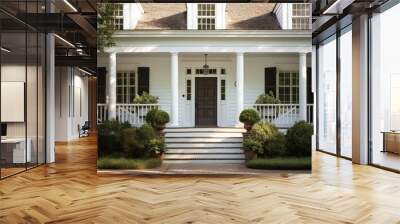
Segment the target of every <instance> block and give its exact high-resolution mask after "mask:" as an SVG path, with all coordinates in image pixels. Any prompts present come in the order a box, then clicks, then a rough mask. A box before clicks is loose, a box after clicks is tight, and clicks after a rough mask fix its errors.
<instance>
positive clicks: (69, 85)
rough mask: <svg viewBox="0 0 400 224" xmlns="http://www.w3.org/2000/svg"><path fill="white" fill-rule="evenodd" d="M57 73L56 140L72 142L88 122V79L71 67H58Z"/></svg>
mask: <svg viewBox="0 0 400 224" xmlns="http://www.w3.org/2000/svg"><path fill="white" fill-rule="evenodd" d="M55 72H56V83H55V86H56V88H55V89H56V92H55V126H56V133H55V140H56V141H70V140H73V139H77V138H78V137H79V132H78V125H81V126H82V125H83V124H84V122H85V121H87V120H88V78H87V77H85V76H83V75H84V74H83V73H81V72H80V71H79V70H77V69H76V68H71V67H56V71H55ZM79 101H80V102H79ZM80 109H81V110H82V112H81V113H80Z"/></svg>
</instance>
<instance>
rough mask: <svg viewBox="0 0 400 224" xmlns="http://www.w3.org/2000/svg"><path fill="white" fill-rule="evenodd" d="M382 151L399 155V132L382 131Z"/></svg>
mask: <svg viewBox="0 0 400 224" xmlns="http://www.w3.org/2000/svg"><path fill="white" fill-rule="evenodd" d="M382 133H383V151H382V152H392V153H396V154H400V131H384V132H382Z"/></svg>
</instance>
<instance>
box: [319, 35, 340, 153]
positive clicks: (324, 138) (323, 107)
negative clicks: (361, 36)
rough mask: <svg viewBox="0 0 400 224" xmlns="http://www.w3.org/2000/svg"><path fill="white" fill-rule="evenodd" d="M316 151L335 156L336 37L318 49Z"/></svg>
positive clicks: (323, 43) (324, 42) (332, 37)
mask: <svg viewBox="0 0 400 224" xmlns="http://www.w3.org/2000/svg"><path fill="white" fill-rule="evenodd" d="M317 63H318V68H319V69H318V119H319V120H318V132H319V133H318V149H320V150H322V151H326V152H328V153H332V154H336V139H337V138H336V132H337V130H336V126H337V125H336V100H337V99H336V95H337V94H336V76H337V75H336V36H335V35H334V36H331V37H330V38H328V39H327V40H325V41H323V42H322V43H321V44H320V45H319V48H318V62H317Z"/></svg>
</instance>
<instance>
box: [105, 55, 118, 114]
mask: <svg viewBox="0 0 400 224" xmlns="http://www.w3.org/2000/svg"><path fill="white" fill-rule="evenodd" d="M108 70H109V71H108V78H107V86H106V87H107V99H106V101H107V102H106V103H107V107H108V119H109V120H111V119H116V117H117V113H116V110H117V55H116V53H115V52H112V53H110V55H109V64H108Z"/></svg>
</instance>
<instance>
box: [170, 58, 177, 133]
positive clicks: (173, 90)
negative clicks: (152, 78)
mask: <svg viewBox="0 0 400 224" xmlns="http://www.w3.org/2000/svg"><path fill="white" fill-rule="evenodd" d="M178 81H179V79H178V53H177V52H172V53H171V98H172V100H171V126H174V127H176V126H179V121H178V115H179V92H178Z"/></svg>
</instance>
